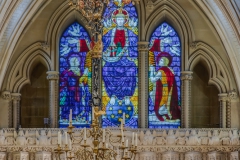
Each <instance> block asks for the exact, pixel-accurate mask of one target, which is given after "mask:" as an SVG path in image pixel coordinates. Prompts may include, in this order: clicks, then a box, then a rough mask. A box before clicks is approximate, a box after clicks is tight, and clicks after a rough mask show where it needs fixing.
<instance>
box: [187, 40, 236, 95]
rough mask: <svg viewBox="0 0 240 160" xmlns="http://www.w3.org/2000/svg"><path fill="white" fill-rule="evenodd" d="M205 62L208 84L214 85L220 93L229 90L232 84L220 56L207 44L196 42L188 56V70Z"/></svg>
mask: <svg viewBox="0 0 240 160" xmlns="http://www.w3.org/2000/svg"><path fill="white" fill-rule="evenodd" d="M199 62H202V63H203V64H205V67H206V69H207V70H208V71H209V82H208V83H209V84H213V85H215V86H216V87H217V88H218V90H219V92H220V93H226V92H227V91H229V90H231V88H232V85H231V82H230V80H229V77H231V76H230V75H229V71H228V69H227V67H226V65H225V63H224V62H223V60H222V59H221V57H220V56H218V54H217V53H216V52H215V51H214V50H213V49H212V48H211V47H210V46H208V45H207V44H205V43H203V42H198V43H197V44H196V48H195V51H194V52H193V53H192V54H191V56H190V57H189V63H188V70H190V71H192V70H193V68H194V67H195V66H196V65H197V64H198V63H199Z"/></svg>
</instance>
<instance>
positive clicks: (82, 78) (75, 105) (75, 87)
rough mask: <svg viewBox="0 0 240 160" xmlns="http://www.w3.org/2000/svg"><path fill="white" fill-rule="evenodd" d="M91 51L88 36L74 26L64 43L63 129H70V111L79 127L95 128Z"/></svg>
mask: <svg viewBox="0 0 240 160" xmlns="http://www.w3.org/2000/svg"><path fill="white" fill-rule="evenodd" d="M89 51H90V39H89V36H88V34H87V32H86V31H85V29H84V28H83V27H82V26H80V25H79V24H78V23H74V24H72V25H71V26H70V27H68V28H67V30H66V31H65V32H64V33H63V35H62V37H61V40H60V56H59V57H60V62H59V70H60V78H59V92H60V93H59V101H60V102H59V103H60V120H59V123H60V124H59V125H60V127H67V125H68V123H69V122H68V119H69V112H70V109H72V114H73V115H72V118H73V124H74V125H75V126H76V127H89V126H90V124H91V118H90V117H91V106H90V105H89V100H90V99H91V56H90V53H89Z"/></svg>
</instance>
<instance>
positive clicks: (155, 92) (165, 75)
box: [148, 22, 181, 128]
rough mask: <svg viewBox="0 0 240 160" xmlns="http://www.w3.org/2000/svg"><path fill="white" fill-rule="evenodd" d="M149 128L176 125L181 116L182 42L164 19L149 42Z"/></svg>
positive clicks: (178, 125)
mask: <svg viewBox="0 0 240 160" xmlns="http://www.w3.org/2000/svg"><path fill="white" fill-rule="evenodd" d="M149 45H150V46H149V98H148V99H149V100H148V122H149V124H148V125H149V128H179V127H180V119H181V80H180V72H181V43H180V39H179V36H178V34H177V32H176V31H175V30H174V29H173V28H172V27H171V26H170V25H169V24H168V23H166V22H164V23H162V24H161V25H160V26H159V27H157V28H156V30H155V31H154V32H153V33H152V36H151V39H150V44H149Z"/></svg>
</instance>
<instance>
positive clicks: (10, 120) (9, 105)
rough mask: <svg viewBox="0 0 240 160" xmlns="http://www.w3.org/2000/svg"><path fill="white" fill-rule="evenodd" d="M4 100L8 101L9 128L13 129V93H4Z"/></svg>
mask: <svg viewBox="0 0 240 160" xmlns="http://www.w3.org/2000/svg"><path fill="white" fill-rule="evenodd" d="M2 98H3V99H5V100H7V101H8V128H12V127H13V115H12V112H13V109H12V97H11V92H9V91H3V92H2Z"/></svg>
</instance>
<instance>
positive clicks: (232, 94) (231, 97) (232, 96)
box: [228, 89, 237, 100]
mask: <svg viewBox="0 0 240 160" xmlns="http://www.w3.org/2000/svg"><path fill="white" fill-rule="evenodd" d="M228 97H229V100H235V99H236V98H237V92H236V90H235V89H233V90H231V91H229V92H228Z"/></svg>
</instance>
